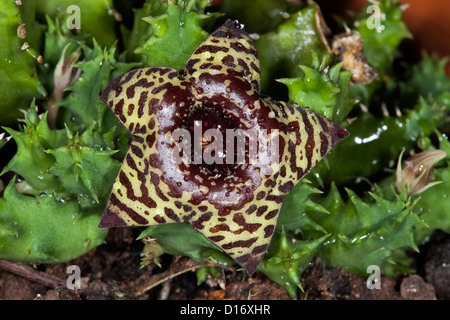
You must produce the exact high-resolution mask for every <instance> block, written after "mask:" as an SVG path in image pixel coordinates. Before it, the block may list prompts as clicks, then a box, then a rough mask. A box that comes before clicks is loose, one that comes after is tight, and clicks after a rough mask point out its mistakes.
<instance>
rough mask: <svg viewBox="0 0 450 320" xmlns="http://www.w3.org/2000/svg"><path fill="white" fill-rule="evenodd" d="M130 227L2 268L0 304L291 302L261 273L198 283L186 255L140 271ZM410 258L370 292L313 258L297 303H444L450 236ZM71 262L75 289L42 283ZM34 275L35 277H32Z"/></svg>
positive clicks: (62, 273) (60, 275) (62, 275)
mask: <svg viewBox="0 0 450 320" xmlns="http://www.w3.org/2000/svg"><path fill="white" fill-rule="evenodd" d="M133 232H134V231H133V230H132V229H118V230H111V232H110V234H109V236H108V238H107V244H105V245H102V246H100V247H98V248H97V249H95V250H93V251H91V252H89V253H87V254H85V255H84V256H82V257H80V258H77V259H75V260H73V261H70V262H69V263H64V264H57V265H39V266H35V270H34V271H36V270H37V271H39V272H37V275H38V276H37V277H34V278H33V277H31V278H33V279H31V278H30V277H29V276H28V278H30V279H25V278H24V277H23V275H20V274H17V272H16V273H11V272H9V271H5V270H1V269H0V299H5V300H30V299H41V300H75V299H76V300H123V299H127V300H129V299H139V300H142V299H144V300H156V299H166V300H180V299H183V300H186V299H189V300H206V299H209V300H214V299H230V300H289V299H290V297H289V295H288V294H287V293H286V291H285V290H284V289H283V288H282V287H280V286H279V285H277V284H275V283H273V282H271V281H270V280H269V279H267V278H266V277H265V276H264V275H263V274H260V273H256V274H255V276H253V277H248V276H247V275H246V274H245V273H244V272H242V271H236V270H235V268H233V267H226V268H221V275H220V276H219V277H217V278H215V277H213V276H210V275H209V276H208V277H207V278H206V281H205V282H204V283H202V284H201V285H197V277H196V274H195V270H196V269H197V264H196V263H195V262H194V261H192V260H190V259H188V258H185V257H172V256H164V257H163V258H164V259H162V261H161V263H162V265H161V268H159V267H157V266H155V265H148V266H146V267H141V266H140V251H141V243H140V242H139V241H135V240H134V239H135V236H136V235H135V234H133ZM420 249H421V253H420V254H413V261H414V266H413V267H414V268H415V269H416V270H417V273H416V274H411V275H407V276H405V277H401V278H398V279H394V278H387V277H382V279H381V288H380V289H372V290H370V289H368V288H367V285H366V281H367V279H365V278H363V277H361V276H358V275H355V274H353V273H350V272H348V271H345V270H340V269H335V268H327V267H326V266H324V265H323V264H322V263H321V261H320V260H319V259H316V261H315V264H314V265H313V266H312V267H310V268H309V269H307V270H306V271H305V272H304V273H303V275H302V279H301V280H302V285H303V288H304V292H299V295H298V299H302V300H405V299H406V300H436V299H439V300H447V299H449V298H450V285H449V281H450V267H449V266H450V236H449V235H448V234H445V233H442V232H436V233H435V234H434V235H433V237H432V240H431V241H430V242H429V243H427V245H425V246H423V247H422V248H420ZM69 265H77V266H79V267H80V270H81V290H80V291H78V292H75V291H73V290H68V289H63V288H61V287H58V286H56V282H55V285H52V284H50V285H48V284H47V285H43V284H40V283H39V281H40V279H39V278H40V277H39V275H42V274H43V273H45V274H47V275H50V276H52V277H54V279H60V280H61V281H60V282H62V283H65V282H66V281H67V279H68V277H69V276H70V275H71V273H66V270H67V267H68V266H69ZM34 271H33V272H34Z"/></svg>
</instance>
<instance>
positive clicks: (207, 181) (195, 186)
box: [99, 20, 347, 274]
mask: <svg viewBox="0 0 450 320" xmlns="http://www.w3.org/2000/svg"><path fill="white" fill-rule="evenodd" d="M168 54H170V53H168ZM259 88H260V64H259V58H258V55H257V52H256V49H255V46H254V45H253V42H252V40H251V39H250V37H249V36H248V34H247V33H246V32H245V31H244V29H243V26H242V25H241V24H240V23H239V22H237V21H231V20H229V21H227V22H226V23H225V24H224V25H222V26H221V27H220V28H218V29H217V30H216V31H215V32H213V33H212V34H211V35H210V36H209V37H208V38H207V39H206V40H205V41H204V42H203V43H201V44H200V46H199V47H198V48H197V49H196V50H195V52H194V53H193V54H192V56H191V57H190V59H189V60H188V61H187V63H186V66H185V68H184V69H182V70H175V69H172V68H167V67H150V68H142V69H136V70H132V71H130V72H128V73H125V74H123V75H122V76H120V77H118V78H116V79H115V80H113V81H112V82H111V83H110V84H109V85H108V86H107V87H106V89H105V90H103V91H102V92H101V94H100V97H101V99H102V100H103V101H104V102H105V104H107V105H108V107H109V108H111V109H112V110H113V112H114V113H115V114H116V115H117V117H118V118H119V120H120V122H121V123H122V124H123V125H124V126H125V127H126V128H128V131H129V132H130V133H131V134H132V137H133V138H132V141H131V145H130V149H129V151H128V153H127V155H126V157H125V160H124V162H123V164H122V167H121V169H120V172H119V175H118V177H117V179H116V182H115V183H114V186H113V189H112V191H111V196H110V199H109V202H108V204H107V207H106V209H105V212H104V214H103V217H102V220H101V222H100V225H99V226H100V227H102V228H112V227H127V226H149V225H156V224H165V223H178V222H183V221H189V222H190V223H191V224H192V225H193V226H194V228H196V229H197V230H198V231H199V232H201V233H202V234H203V235H205V236H206V237H207V238H208V239H210V240H211V241H212V242H214V243H215V244H216V245H217V246H219V247H220V248H221V249H222V250H223V251H224V252H226V253H227V254H228V255H229V256H230V257H232V258H233V259H234V260H235V261H236V262H237V263H238V264H239V265H241V266H242V267H244V269H245V270H246V271H247V272H248V273H249V274H253V273H254V272H255V271H256V268H257V267H258V265H259V263H260V262H261V260H262V258H263V256H264V254H265V252H266V250H267V248H268V246H269V244H270V241H271V238H272V235H273V233H274V230H275V226H276V223H277V218H278V213H279V211H280V208H281V205H282V203H283V200H284V198H285V196H286V194H287V193H288V192H289V191H290V190H291V189H292V188H293V187H294V186H295V185H296V183H297V182H298V181H299V180H300V179H301V178H302V177H303V176H304V175H305V174H306V173H307V172H309V171H310V170H311V168H312V167H314V166H315V165H316V164H317V163H318V162H319V161H320V160H321V159H322V158H323V157H324V156H325V155H326V154H327V153H328V152H330V151H331V150H332V148H333V147H334V146H335V145H336V144H337V143H338V142H339V141H340V140H342V139H343V138H345V137H346V136H347V131H345V130H344V129H342V128H341V127H340V126H338V125H337V124H335V123H333V122H331V121H329V120H328V119H326V118H324V117H322V116H320V115H318V114H316V113H314V112H312V111H309V110H307V109H303V108H299V107H297V106H293V105H290V104H287V103H284V102H278V101H274V100H272V99H270V98H267V97H262V96H261V95H260V91H259ZM211 130H212V131H211ZM198 132H200V133H204V135H201V137H200V139H196V133H198ZM211 132H212V133H213V137H211ZM236 132H241V133H242V134H243V136H244V137H245V139H244V140H239V139H240V138H239V135H238V134H236V135H235V136H233V137H232V139H228V136H227V134H230V133H236ZM180 133H182V134H180ZM250 133H253V135H252V134H250ZM255 133H256V134H257V135H256V137H259V138H258V139H256V144H253V142H255V139H253V140H252V137H255V135H254V134H255ZM261 133H267V134H266V135H264V134H263V135H262V138H261V135H260V134H261ZM191 134H193V135H194V139H192V136H191ZM214 134H216V135H214ZM218 134H219V135H218ZM221 134H223V136H226V137H227V138H224V139H223V140H221V139H219V138H218V137H219V136H220V135H221ZM235 138H236V140H237V142H236V144H233V145H231V147H230V145H228V142H230V140H233V141H234V139H235ZM226 139H228V140H227V144H226V146H227V147H226V148H222V147H223V146H224V145H225V140H226ZM239 141H241V143H240V144H239ZM243 141H245V142H243ZM181 146H183V148H181ZM189 146H192V147H193V149H194V152H189V151H186V150H187V149H185V148H184V147H189ZM196 146H197V148H196ZM255 149H256V150H259V151H260V152H259V153H258V154H257V157H256V161H252V160H254V159H253V158H252V154H253V153H252V152H254V151H255ZM268 150H270V152H268ZM202 155H203V158H202ZM207 155H208V157H206V156H207ZM199 156H200V160H199V158H198V157H199ZM211 158H212V160H214V161H212V162H211V161H207V159H211ZM229 159H232V160H233V161H228V160H229ZM238 159H239V161H238ZM221 160H223V161H221ZM225 160H226V161H225Z"/></svg>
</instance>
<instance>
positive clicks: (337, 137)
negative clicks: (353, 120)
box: [332, 124, 350, 148]
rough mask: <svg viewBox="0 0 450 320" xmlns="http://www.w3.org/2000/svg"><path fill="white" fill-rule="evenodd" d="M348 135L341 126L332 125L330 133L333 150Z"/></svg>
mask: <svg viewBox="0 0 450 320" xmlns="http://www.w3.org/2000/svg"><path fill="white" fill-rule="evenodd" d="M349 135H350V133H349V132H348V131H347V130H346V129H344V128H342V127H341V126H339V125H338V124H334V126H333V131H332V144H333V148H334V147H335V146H336V145H337V144H338V143H339V142H341V141H342V140H344V139H345V138H347V137H348V136H349Z"/></svg>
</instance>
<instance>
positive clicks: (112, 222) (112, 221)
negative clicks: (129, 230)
mask: <svg viewBox="0 0 450 320" xmlns="http://www.w3.org/2000/svg"><path fill="white" fill-rule="evenodd" d="M98 227H99V228H100V229H110V228H121V227H127V224H126V223H125V221H123V220H122V219H121V218H120V217H119V216H118V215H117V213H115V212H114V211H111V210H109V209H108V208H107V209H106V210H105V212H104V213H103V215H102V218H101V220H100V222H99V224H98Z"/></svg>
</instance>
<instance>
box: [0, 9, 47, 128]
mask: <svg viewBox="0 0 450 320" xmlns="http://www.w3.org/2000/svg"><path fill="white" fill-rule="evenodd" d="M25 6H26V8H23V10H25V11H27V12H30V13H29V14H30V16H33V15H34V12H33V10H34V8H33V4H32V3H27V4H25ZM1 9H2V17H1V18H0V38H1V39H2V41H3V42H4V44H3V45H2V46H1V48H0V70H1V77H0V88H1V99H0V112H1V114H2V116H1V118H0V124H2V125H7V124H8V125H10V124H12V123H14V121H15V120H16V119H17V118H20V117H21V113H20V112H19V109H20V108H23V106H24V105H27V106H28V105H29V104H30V103H31V101H32V99H33V98H34V97H38V98H43V97H44V96H45V95H46V90H45V88H44V86H43V85H42V84H41V82H40V81H39V78H38V75H37V66H38V65H39V64H40V63H43V57H42V55H40V54H39V53H38V49H37V48H36V47H33V45H35V44H36V43H33V42H34V41H33V42H32V40H34V39H30V38H31V34H32V33H33V29H34V28H33V27H32V26H31V25H30V23H28V25H27V23H25V21H24V20H23V19H22V17H21V13H20V10H19V6H18V5H17V4H16V3H14V1H6V2H4V3H2V7H1ZM35 30H37V29H36V28H35Z"/></svg>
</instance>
